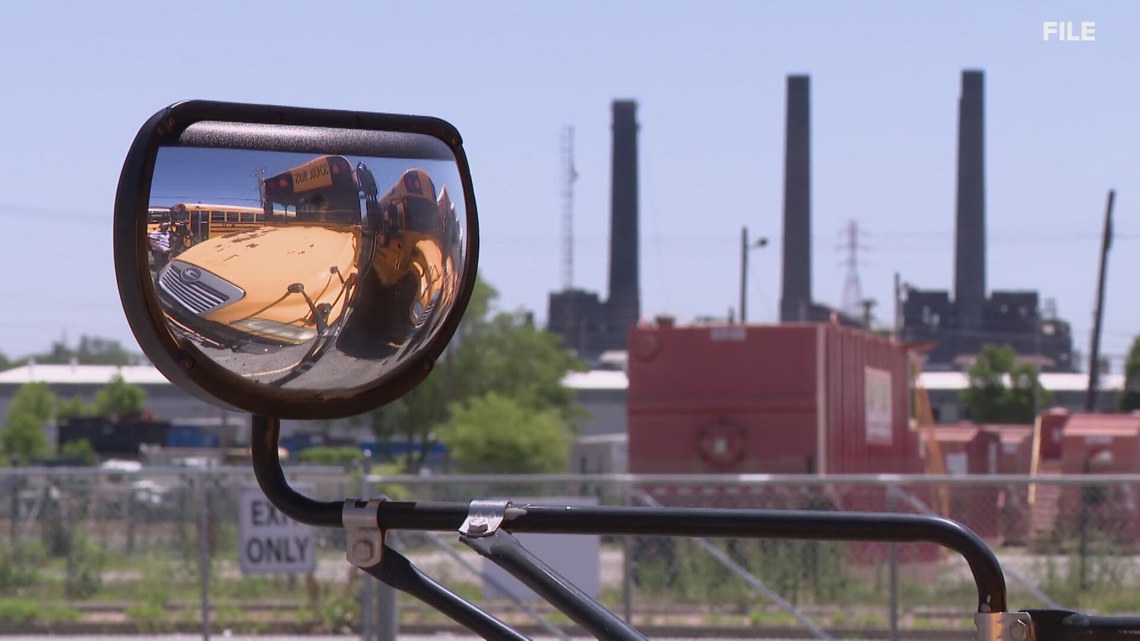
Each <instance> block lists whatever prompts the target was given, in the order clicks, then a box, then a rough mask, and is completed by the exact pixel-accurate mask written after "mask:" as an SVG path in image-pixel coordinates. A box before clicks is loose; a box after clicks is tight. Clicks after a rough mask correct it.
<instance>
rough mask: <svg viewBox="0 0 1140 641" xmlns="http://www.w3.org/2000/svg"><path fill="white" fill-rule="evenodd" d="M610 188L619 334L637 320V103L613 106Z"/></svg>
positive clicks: (614, 314) (613, 310)
mask: <svg viewBox="0 0 1140 641" xmlns="http://www.w3.org/2000/svg"><path fill="white" fill-rule="evenodd" d="M613 110H614V116H613V117H614V121H613V137H614V138H613V165H612V172H613V184H612V185H611V187H610V297H609V300H608V301H607V303H606V304H607V305H608V307H609V313H610V322H611V323H612V326H613V327H614V329H616V330H618V331H620V332H621V333H622V342H623V343H624V336H625V331H626V330H628V329H629V328H630V327H633V326H634V325H636V324H637V322H638V320H639V319H640V318H641V294H640V290H639V287H638V257H637V244H638V243H637V239H638V237H637V103H636V102H634V101H632V100H615V101H614V103H613Z"/></svg>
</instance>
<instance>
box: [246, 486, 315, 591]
mask: <svg viewBox="0 0 1140 641" xmlns="http://www.w3.org/2000/svg"><path fill="white" fill-rule="evenodd" d="M297 489H298V490H302V489H303V488H301V487H299V486H298V487H297ZM239 522H240V526H241V528H240V529H241V547H240V548H239V554H240V555H241V571H242V573H244V574H307V573H309V572H312V571H314V570H316V568H317V536H316V530H315V528H314V527H313V526H311V525H305V524H303V523H298V522H296V521H294V520H293V519H291V518H289V517H287V516H285V515H284V514H282V513H281V511H280V510H278V509H277V508H275V507H273V504H272V503H270V502H269V499H267V498H265V495H264V494H263V493H262V492H261V488H259V487H246V488H242V491H241V503H240V505H239Z"/></svg>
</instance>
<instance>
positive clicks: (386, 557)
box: [362, 545, 529, 641]
mask: <svg viewBox="0 0 1140 641" xmlns="http://www.w3.org/2000/svg"><path fill="white" fill-rule="evenodd" d="M362 569H363V570H364V571H365V572H367V573H368V574H370V575H372V576H374V577H376V578H377V579H379V580H381V581H383V582H384V583H387V584H388V585H390V586H392V587H393V588H396V589H397V590H401V591H403V592H407V593H408V594H410V595H412V596H414V597H416V598H417V599H419V600H421V601H423V602H424V603H426V604H428V605H430V606H431V607H433V608H435V609H436V610H439V611H440V612H442V613H443V614H445V615H446V616H448V617H451V619H452V620H453V621H455V622H456V623H458V624H460V625H462V626H463V627H465V628H467V629H468V630H471V631H472V632H474V633H475V634H478V635H479V636H481V637H483V638H484V639H498V640H501V641H529V637H526V636H523V635H522V634H520V633H519V632H517V631H516V630H515V629H514V628H512V627H510V626H508V625H507V624H506V623H503V622H502V621H500V620H498V619H496V618H495V617H493V616H491V615H490V614H487V613H486V612H483V611H482V610H480V609H479V608H477V607H475V606H474V605H472V604H471V603H469V602H467V601H465V600H463V599H462V598H461V597H459V596H458V595H456V594H455V593H453V592H451V591H449V590H448V589H447V588H445V587H443V586H442V585H440V584H438V583H436V582H435V581H433V580H432V579H431V577H429V576H427V575H426V574H424V573H423V572H420V570H419V568H417V567H416V566H414V565H412V562H411V561H409V560H408V559H407V558H406V557H405V556H404V555H402V554H400V553H399V552H397V551H396V550H393V549H392V548H390V547H388V546H386V545H385V546H384V552H383V555H382V556H381V558H380V563H378V564H376V565H374V566H372V567H368V568H362Z"/></svg>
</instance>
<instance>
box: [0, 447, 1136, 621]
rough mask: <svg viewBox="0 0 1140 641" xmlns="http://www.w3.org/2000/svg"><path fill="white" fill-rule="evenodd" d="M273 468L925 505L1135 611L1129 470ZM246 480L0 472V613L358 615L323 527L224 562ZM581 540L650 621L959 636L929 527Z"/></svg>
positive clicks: (369, 597) (716, 502) (211, 475)
mask: <svg viewBox="0 0 1140 641" xmlns="http://www.w3.org/2000/svg"><path fill="white" fill-rule="evenodd" d="M287 475H288V477H289V479H290V482H292V483H295V484H304V485H305V486H306V487H307V488H312V490H311V491H312V494H313V495H314V496H315V497H316V498H319V499H323V500H340V499H342V498H344V497H348V496H360V495H362V494H365V493H367V494H369V495H371V496H386V497H388V498H390V499H393V500H417V501H452V502H467V501H470V500H472V499H476V498H483V499H486V498H510V497H527V499H526V501H528V502H532V503H548V504H563V503H570V502H583V501H587V502H594V503H598V504H601V505H653V504H657V505H670V506H694V507H739V508H764V509H811V510H858V511H868V510H873V511H880V510H885V511H894V512H906V513H920V514H938V515H945V516H949V517H950V518H953V519H956V520H959V521H961V522H963V523H964V524H966V525H967V526H969V527H970V528H971V529H973V530H974V531H975V532H977V533H978V534H979V535H981V536H982V537H983V538H984V539H985V540H986V541H987V542H988V543H989V544H990V545H991V546H993V547H994V549H995V551H996V552H997V555H998V558H999V559H1000V560H1001V562H1002V565H1003V568H1004V569H1005V570H1006V574H1007V582H1008V583H1009V588H1010V599H1009V601H1010V606H1011V608H1013V609H1023V608H1039V607H1065V608H1072V609H1080V610H1085V611H1089V612H1095V613H1104V614H1121V613H1136V612H1140V590H1138V589H1136V588H1137V587H1140V571H1138V570H1140V567H1138V565H1137V559H1140V541H1138V540H1137V536H1138V534H1140V529H1138V527H1137V526H1138V522H1137V518H1138V515H1137V509H1136V500H1135V496H1136V492H1137V491H1140V476H1108V475H1103V476H1080V477H1076V476H1068V477H1038V478H1037V479H1030V478H1028V477H1009V476H978V477H957V476H956V477H926V476H923V477H904V476H889V477H883V476H877V477H876V476H850V477H847V476H833V477H822V478H821V477H768V476H741V477H728V476H630V475H608V476H587V475H563V476H495V477H487V476H479V477H460V476H437V477H412V476H398V477H382V476H367V477H365V476H364V473H363V471H361V470H349V471H344V470H341V469H339V468H302V467H295V468H288V469H287ZM253 483H254V480H253V478H252V474H251V473H250V472H249V470H248V469H247V468H159V469H152V468H144V469H143V470H141V471H138V472H121V471H113V470H95V469H91V468H82V469H62V468H59V469H56V468H52V469H4V470H0V540H2V541H3V545H2V553H0V630H19V631H30V632H37V631H38V632H45V633H47V632H51V633H58V632H78V631H82V632H90V633H99V632H142V633H157V632H169V631H196V630H199V629H201V630H203V631H205V630H206V629H207V628H206V627H204V626H208V629H211V630H215V631H222V630H231V631H233V632H235V633H237V632H241V633H265V632H270V631H273V632H282V633H294V634H305V633H313V634H318V633H321V634H326V633H352V634H356V633H359V632H360V631H361V628H362V626H364V627H365V628H367V627H368V625H370V624H371V625H375V624H376V623H377V619H378V617H377V616H376V614H375V613H376V610H375V609H374V608H375V607H376V600H377V599H378V598H380V599H382V598H384V597H383V595H385V594H386V592H385V590H384V589H380V588H378V586H377V584H376V583H375V582H374V581H373V580H372V579H371V578H369V577H366V576H364V575H362V574H361V573H360V572H358V571H357V570H356V569H355V568H352V567H351V566H350V565H349V564H348V563H347V562H346V561H345V556H344V546H345V540H344V536H343V533H342V532H341V531H338V530H325V529H321V530H317V531H316V532H315V539H314V545H315V550H314V551H315V553H316V557H317V562H316V565H315V569H314V570H313V571H311V572H306V573H301V574H255V575H247V574H245V573H243V572H242V569H241V563H240V561H239V559H240V558H241V553H242V550H241V547H242V539H241V531H240V530H241V528H240V526H239V501H240V496H241V490H242V488H244V487H248V486H250V485H252V484H253ZM388 542H389V544H390V545H391V546H393V547H395V548H396V549H398V550H400V551H401V552H402V553H403V554H404V555H405V556H407V557H408V558H409V559H411V560H412V562H413V563H415V564H416V565H417V566H418V567H420V568H421V569H422V570H423V571H424V572H425V573H427V574H428V575H429V576H432V577H434V578H435V579H436V580H438V581H439V582H440V583H442V584H443V585H445V586H447V587H448V588H449V589H451V590H453V591H454V592H456V593H457V594H459V595H461V596H463V597H464V598H467V599H469V600H471V601H473V602H475V603H478V604H480V605H481V606H483V607H485V608H487V609H488V610H489V611H491V612H492V613H494V614H495V615H496V616H499V617H501V618H503V619H504V620H506V621H508V622H511V623H513V624H515V625H518V626H520V628H522V629H533V630H538V631H539V632H538V633H539V634H543V635H547V634H550V633H552V632H554V631H558V630H561V631H565V632H566V633H567V634H569V633H571V632H572V631H573V630H574V628H573V626H572V625H570V624H569V621H568V620H567V619H566V618H565V617H564V616H562V615H561V614H559V613H556V612H554V611H553V610H552V609H551V608H550V607H549V606H547V605H545V604H542V603H539V602H535V601H531V600H528V599H526V598H525V597H521V596H518V595H512V594H510V590H505V589H502V586H497V585H496V584H495V581H496V579H495V577H494V576H493V575H492V574H489V573H488V572H487V568H486V567H485V566H484V563H483V560H482V559H481V558H480V557H478V556H477V555H476V554H475V553H474V552H472V551H471V550H469V549H468V548H466V547H464V546H462V545H461V544H459V543H458V541H457V536H456V535H454V534H449V533H438V534H432V533H416V532H397V533H390V535H389V539H388ZM558 549H559V548H555V550H556V551H555V552H554V553H553V555H552V556H553V558H552V559H550V560H551V561H557V560H558V557H559V556H562V554H561V553H560V552H558V551H557V550H558ZM591 549H594V550H596V551H595V552H591V554H592V555H594V556H596V557H597V558H596V564H595V563H593V560H591V561H590V562H586V563H582V562H576V563H577V565H578V566H580V567H578V568H576V571H582V572H586V573H593V572H596V573H597V582H596V583H597V586H598V589H597V594H596V596H597V597H598V598H599V599H600V600H601V602H602V603H604V604H605V605H607V606H609V607H610V608H612V609H614V610H615V611H616V612H618V613H619V614H622V615H624V616H625V617H627V618H629V619H630V620H632V621H633V622H634V623H635V625H637V626H639V627H642V628H643V629H647V630H655V631H657V632H658V635H661V634H665V633H668V632H669V631H676V632H677V634H680V635H686V636H693V635H695V634H697V633H702V634H708V633H714V632H717V633H721V634H725V635H729V634H731V635H733V636H740V635H741V634H747V635H749V636H754V635H755V634H759V633H760V631H769V632H771V633H772V634H776V633H780V634H786V635H793V636H800V637H805V638H807V637H813V636H814V637H819V638H840V637H867V636H879V637H881V638H927V637H929V636H931V635H935V636H938V635H941V637H943V638H944V637H945V636H946V635H950V636H959V635H960V637H961V638H967V637H969V636H970V635H971V631H972V629H973V619H972V613H973V609H974V607H975V605H976V601H975V598H974V596H975V590H974V586H973V583H972V580H971V578H970V576H971V575H970V572H969V569H968V568H967V566H966V564H965V562H964V561H963V560H962V559H961V558H959V557H958V556H956V555H955V554H953V553H951V552H948V551H945V550H942V549H940V548H937V547H935V546H933V545H930V544H895V545H891V544H878V543H836V542H818V541H769V540H765V541H752V540H738V539H733V540H724V539H715V538H710V539H707V540H692V539H684V538H671V537H600V538H599V539H598V542H597V547H596V548H591ZM286 553H287V552H286ZM566 554H567V555H568V554H569V552H567V553H566ZM552 564H553V563H552ZM387 594H390V593H387ZM377 595H380V596H379V597H378V596H377ZM389 598H390V597H389ZM365 603H369V606H368V607H367V608H365V607H364V604H365ZM381 605H383V604H381ZM388 607H389V608H393V607H394V608H395V612H396V613H397V615H396V617H397V618H396V621H397V622H398V626H399V629H400V630H401V631H430V630H435V629H444V630H446V629H451V630H454V629H455V628H454V627H453V626H451V624H450V623H449V622H448V621H447V620H446V619H445V618H444V617H442V615H439V614H438V613H436V612H433V611H431V610H430V609H429V608H427V607H426V606H424V605H422V604H420V603H418V602H417V601H415V600H414V599H411V598H410V597H406V596H404V595H400V596H399V597H398V598H397V600H396V601H395V602H394V603H389V605H388ZM380 611H381V612H383V611H384V610H382V609H381V610H380ZM389 611H390V610H389ZM366 613H367V615H366ZM379 618H383V617H379ZM389 618H390V617H389ZM370 622H371V623H370ZM651 636H652V635H651Z"/></svg>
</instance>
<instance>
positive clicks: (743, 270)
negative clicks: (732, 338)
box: [740, 227, 768, 325]
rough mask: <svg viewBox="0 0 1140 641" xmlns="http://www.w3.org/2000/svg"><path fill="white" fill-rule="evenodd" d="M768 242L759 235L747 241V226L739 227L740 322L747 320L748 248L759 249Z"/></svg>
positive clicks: (742, 323) (743, 322) (744, 322)
mask: <svg viewBox="0 0 1140 641" xmlns="http://www.w3.org/2000/svg"><path fill="white" fill-rule="evenodd" d="M767 244H768V239H767V238H764V237H760V238H758V239H756V241H755V242H754V243H751V244H750V243H749V242H748V227H741V228H740V324H741V325H744V324H746V323H747V322H748V296H747V294H746V292H747V291H748V250H749V249H759V248H760V247H763V246H765V245H767Z"/></svg>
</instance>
